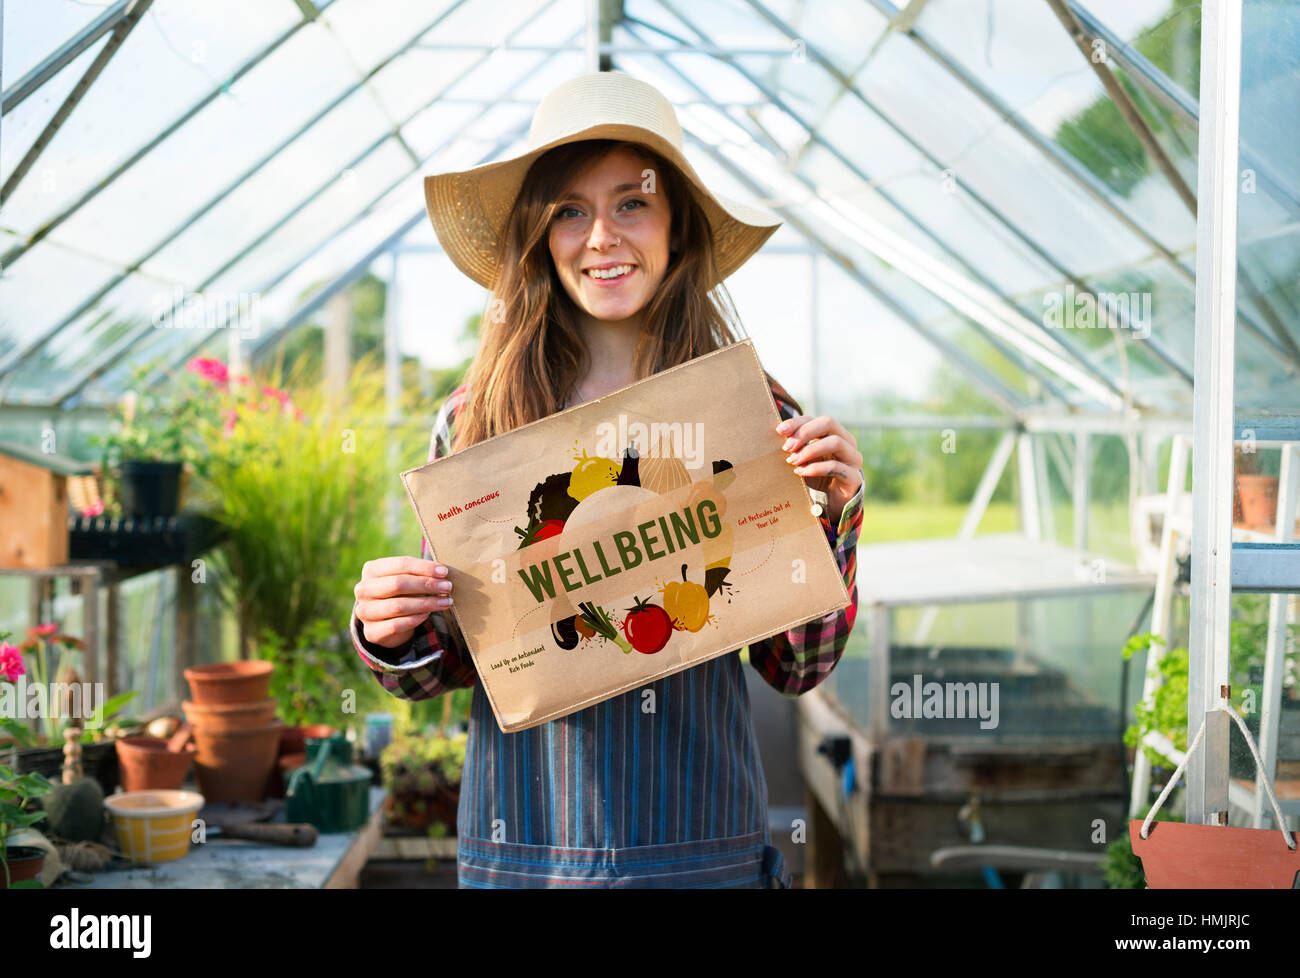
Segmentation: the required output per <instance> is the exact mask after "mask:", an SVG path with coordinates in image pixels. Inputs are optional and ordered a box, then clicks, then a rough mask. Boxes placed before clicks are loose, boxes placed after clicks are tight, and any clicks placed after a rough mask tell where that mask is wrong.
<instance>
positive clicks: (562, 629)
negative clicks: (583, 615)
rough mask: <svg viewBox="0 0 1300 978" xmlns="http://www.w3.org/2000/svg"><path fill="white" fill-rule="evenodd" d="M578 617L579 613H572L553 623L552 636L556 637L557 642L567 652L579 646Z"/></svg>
mask: <svg viewBox="0 0 1300 978" xmlns="http://www.w3.org/2000/svg"><path fill="white" fill-rule="evenodd" d="M577 617H578V616H577V615H570V616H569V617H568V618H561V619H560V620H559V621H557V622H554V623H553V624H552V625H551V637H552V638H554V639H555V644H556V645H558V646H559V647H560V648H562V649H564V650H565V651H566V652H567V651H569V650H571V649H576V648H577V647H578V626H577V624H576V619H577Z"/></svg>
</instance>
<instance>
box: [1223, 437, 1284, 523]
mask: <svg viewBox="0 0 1300 978" xmlns="http://www.w3.org/2000/svg"><path fill="white" fill-rule="evenodd" d="M1279 461H1280V459H1279V458H1278V457H1276V456H1275V455H1274V453H1273V452H1269V453H1268V456H1267V458H1265V457H1262V456H1261V455H1260V453H1259V452H1243V451H1242V450H1241V449H1240V448H1237V449H1234V450H1233V469H1234V488H1235V495H1234V510H1233V519H1234V521H1235V522H1239V523H1242V524H1244V525H1246V526H1249V527H1256V528H1264V527H1271V526H1272V525H1273V524H1274V523H1275V522H1276V520H1277V486H1278V464H1279Z"/></svg>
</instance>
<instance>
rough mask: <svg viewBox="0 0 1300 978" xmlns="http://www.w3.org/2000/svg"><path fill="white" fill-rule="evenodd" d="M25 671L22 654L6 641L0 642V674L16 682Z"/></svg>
mask: <svg viewBox="0 0 1300 978" xmlns="http://www.w3.org/2000/svg"><path fill="white" fill-rule="evenodd" d="M26 671H27V667H26V666H25V665H23V657H22V654H21V653H20V652H19V651H18V650H17V649H16V648H14V647H13V646H12V645H10V644H9V643H8V642H0V676H3V677H4V678H5V679H8V680H9V681H10V682H11V683H16V682H18V677H19V676H21V675H22V674H23V673H25V672H26Z"/></svg>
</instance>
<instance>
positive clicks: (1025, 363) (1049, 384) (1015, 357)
mask: <svg viewBox="0 0 1300 978" xmlns="http://www.w3.org/2000/svg"><path fill="white" fill-rule="evenodd" d="M665 6H666V5H665ZM669 9H670V12H673V11H672V10H671V8H669ZM676 16H678V18H679V19H681V20H682V21H683V23H685V24H686V26H688V27H690V28H691V29H692V30H694V31H695V32H696V33H697V34H700V36H702V37H703V36H704V35H703V33H702V32H701V31H700V30H699V28H697V27H695V26H694V25H692V24H691V23H690V22H689V21H687V20H686V19H685V18H683V17H682V16H681V15H680V14H677V15H676ZM637 23H638V24H639V25H641V22H640V21H638V22H637ZM641 26H647V27H650V25H641ZM651 29H653V30H657V31H659V33H662V34H665V35H666V36H667V32H664V31H661V30H659V29H658V28H653V27H651ZM624 30H626V31H627V32H628V33H629V34H632V36H633V37H638V39H639V35H637V34H636V33H635V32H634V31H633V30H632V29H631V28H629V27H628V26H627V25H626V24H625V25H624ZM682 43H685V42H684V41H683V42H682ZM722 60H724V61H726V62H727V63H728V64H730V65H731V67H733V68H734V69H735V70H736V71H737V72H738V73H739V74H740V75H741V76H742V77H744V78H745V79H746V80H747V81H749V82H750V83H751V84H752V85H754V86H755V87H756V88H757V89H758V90H759V91H761V92H762V93H763V94H764V95H765V96H766V97H767V98H769V99H770V100H771V101H772V104H773V105H775V106H776V107H777V108H779V109H780V110H781V111H783V112H785V113H786V114H787V115H788V116H790V118H792V119H793V120H795V122H797V123H798V124H799V125H801V126H803V128H804V130H805V131H807V132H810V133H813V136H812V137H811V138H812V139H814V140H815V141H816V142H817V143H818V145H820V146H822V147H823V148H825V149H826V150H827V152H829V153H831V154H832V155H834V156H835V157H836V159H838V160H839V161H840V162H841V163H843V164H844V165H845V166H846V167H848V168H849V170H850V171H851V172H853V174H854V175H855V176H857V177H858V178H859V179H861V180H863V181H864V182H865V183H866V184H868V185H871V186H875V181H874V180H872V179H871V178H870V177H869V176H868V175H867V174H866V173H864V172H862V170H861V169H860V168H858V167H857V166H856V165H855V164H854V163H853V162H852V161H851V160H849V159H848V158H847V157H845V156H844V155H843V154H842V153H841V152H840V151H839V149H838V148H836V147H835V146H833V145H831V144H830V143H827V142H826V141H825V140H824V139H822V138H821V137H820V136H819V135H816V132H815V130H814V129H813V128H811V127H810V125H809V123H808V122H807V121H805V120H804V118H803V117H802V116H801V115H800V114H799V113H798V112H796V111H795V110H794V109H793V108H791V107H790V106H789V105H787V104H786V103H785V101H784V100H783V99H782V98H781V97H780V95H779V94H778V93H777V92H775V91H774V90H773V89H771V88H770V86H768V85H766V84H765V83H764V82H763V81H762V80H761V79H758V78H755V77H754V76H753V75H751V74H750V73H749V72H748V71H746V70H745V69H744V68H743V67H742V66H740V65H738V64H735V63H734V62H732V61H731V60H730V59H726V58H724V59H722ZM663 65H664V67H665V68H666V69H668V70H669V71H671V72H673V73H674V74H675V75H676V76H677V77H678V78H679V79H680V80H681V81H682V82H683V84H685V85H687V86H689V87H690V88H692V89H694V90H695V92H696V93H697V94H698V95H699V96H700V98H701V99H703V100H706V101H707V102H708V103H709V104H710V105H712V106H713V107H714V108H716V109H718V110H719V111H721V112H723V114H724V115H725V114H726V113H725V111H724V110H723V107H722V105H720V104H719V103H717V102H715V101H713V99H712V98H710V96H709V94H708V93H707V92H706V91H704V89H702V88H701V87H700V86H699V85H698V84H696V83H695V81H694V80H693V79H691V78H690V77H689V76H688V75H686V74H685V73H684V72H682V71H680V70H679V69H678V68H677V67H676V66H675V65H673V64H671V63H670V62H668V61H666V60H664V61H663ZM729 118H730V117H729ZM752 135H753V136H754V138H755V139H756V140H757V141H758V142H761V143H764V144H765V145H766V144H769V143H770V140H769V139H768V138H767V137H766V134H765V133H763V132H762V131H761V130H760V131H759V132H758V133H752ZM775 150H776V153H775V154H774V156H779V155H781V151H780V148H779V147H775ZM790 176H791V178H793V179H795V180H798V181H799V182H800V183H801V184H803V186H805V187H807V188H808V189H809V190H810V191H811V192H813V193H814V194H815V193H816V192H817V188H816V187H815V186H814V185H813V183H812V182H811V181H810V180H808V179H807V178H806V177H804V176H802V175H801V174H799V173H797V172H794V171H790ZM876 192H877V193H879V194H880V195H881V196H882V197H883V198H884V199H885V200H887V201H889V203H890V204H891V205H892V206H893V207H894V209H895V210H897V211H898V212H899V213H900V214H901V215H902V216H903V217H904V218H906V219H907V220H908V221H909V222H910V223H911V224H913V225H914V226H915V227H916V228H917V229H919V230H920V231H921V232H922V233H923V234H925V235H926V236H927V237H928V238H930V239H931V240H932V241H934V242H935V243H936V244H937V245H938V246H939V247H940V248H941V249H943V251H944V252H945V253H947V254H949V255H951V256H952V257H953V258H954V260H956V261H958V262H961V263H962V264H963V265H964V266H965V267H967V268H970V266H969V265H966V262H965V261H964V259H962V258H961V256H960V255H958V254H957V253H956V252H954V251H953V250H952V249H951V247H950V246H949V245H948V243H947V242H945V241H944V240H943V239H942V238H940V237H939V236H938V235H936V234H934V232H932V231H931V230H930V228H929V227H928V226H927V225H926V224H925V223H924V222H922V221H921V220H919V219H918V218H916V217H915V216H914V215H913V214H912V213H911V212H910V211H909V210H907V209H906V208H904V207H903V206H902V205H901V204H900V203H898V202H897V201H896V200H894V199H893V197H892V196H891V195H890V194H889V193H888V192H886V191H885V190H883V189H881V188H879V187H877V188H876ZM970 271H971V272H972V274H974V275H977V276H978V275H979V274H980V273H979V272H978V271H977V270H976V269H973V268H971V269H970ZM985 281H987V280H985ZM988 287H989V288H990V290H993V291H996V290H995V289H994V287H993V284H992V283H988ZM950 308H951V307H950ZM954 311H956V310H954ZM981 328H982V327H981ZM983 332H984V336H985V338H986V339H987V340H988V342H990V343H991V344H992V345H993V346H994V347H996V348H997V350H998V352H1000V353H1001V354H1002V355H1003V356H1004V357H1006V358H1007V359H1008V360H1010V361H1012V362H1013V363H1016V364H1017V365H1018V366H1020V367H1021V369H1023V370H1025V371H1026V372H1028V373H1030V374H1032V375H1033V376H1034V377H1035V378H1036V379H1037V380H1038V381H1039V382H1040V383H1041V384H1043V386H1045V387H1046V388H1047V389H1048V390H1049V391H1051V393H1052V395H1053V396H1054V397H1055V398H1056V399H1057V400H1058V401H1062V402H1064V401H1065V400H1066V396H1065V393H1064V392H1063V391H1062V390H1061V388H1060V387H1059V386H1058V385H1057V384H1056V382H1055V381H1054V380H1053V379H1052V378H1051V377H1050V376H1048V375H1047V374H1046V373H1044V372H1043V371H1041V370H1040V369H1038V367H1037V364H1036V363H1035V362H1034V361H1032V360H1028V359H1027V358H1026V357H1024V356H1022V354H1021V351H1019V350H1016V349H1015V348H1014V347H1011V346H1009V345H1008V344H1006V343H1005V342H1004V341H1003V340H1002V339H1001V338H1000V337H998V336H996V335H994V334H992V333H989V332H988V331H987V330H983ZM1083 365H1084V366H1085V367H1086V368H1088V369H1092V368H1091V367H1090V365H1088V364H1086V363H1085V364H1083ZM1098 378H1099V380H1100V381H1101V382H1102V383H1106V384H1109V383H1110V381H1109V379H1108V378H1106V377H1105V376H1104V375H1100V374H1098ZM1116 393H1119V391H1118V389H1117V388H1116Z"/></svg>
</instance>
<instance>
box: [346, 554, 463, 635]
mask: <svg viewBox="0 0 1300 978" xmlns="http://www.w3.org/2000/svg"><path fill="white" fill-rule="evenodd" d="M448 574H449V570H448V568H447V566H446V565H445V564H439V563H437V562H436V561H432V560H423V559H421V558H419V557H380V558H379V559H377V560H368V561H366V563H365V566H363V567H362V568H361V580H360V581H359V582H358V583H357V586H356V587H355V588H353V592H354V593H355V594H356V598H357V619H358V620H359V621H360V622H361V631H362V635H363V636H364V638H365V640H366V641H367V642H373V643H374V644H375V645H380V646H383V647H384V648H386V649H392V648H397V647H398V646H401V645H405V644H406V643H407V642H409V641H410V640H411V637H412V636H413V635H414V634H415V629H416V628H418V627H419V625H420V623H421V622H423V621H424V620H425V619H426V618H428V617H429V613H430V612H431V611H446V610H447V609H448V608H450V607H451V603H452V602H451V581H450V580H448V579H447V578H448Z"/></svg>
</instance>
